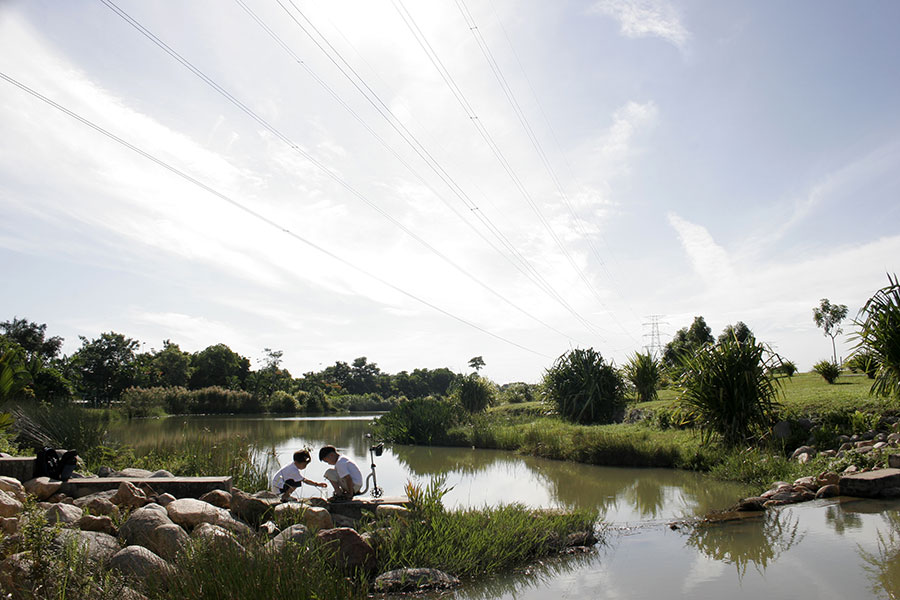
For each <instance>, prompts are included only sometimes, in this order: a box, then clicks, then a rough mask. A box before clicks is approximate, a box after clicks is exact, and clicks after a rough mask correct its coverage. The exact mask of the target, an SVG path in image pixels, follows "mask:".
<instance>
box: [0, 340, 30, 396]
mask: <svg viewBox="0 0 900 600" xmlns="http://www.w3.org/2000/svg"><path fill="white" fill-rule="evenodd" d="M0 342H2V340H0ZM30 383H31V374H30V373H29V372H28V369H27V368H26V367H25V352H24V351H23V350H22V348H21V347H20V346H18V344H8V343H0V402H7V401H9V400H22V399H25V398H27V397H28V396H30V395H31V393H30V389H29V387H28V386H29V384H30Z"/></svg>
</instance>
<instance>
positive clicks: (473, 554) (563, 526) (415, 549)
mask: <svg viewBox="0 0 900 600" xmlns="http://www.w3.org/2000/svg"><path fill="white" fill-rule="evenodd" d="M446 493H447V489H446V488H445V487H444V486H443V484H442V481H441V480H437V482H435V481H432V482H431V483H430V484H429V485H428V486H427V487H423V486H421V485H415V484H407V494H408V495H409V497H410V500H411V501H412V510H413V515H414V518H411V519H408V520H406V522H405V523H402V524H401V523H396V524H394V525H392V526H391V527H390V528H387V529H382V530H379V535H378V536H376V537H375V538H374V539H375V550H376V556H377V557H378V569H377V570H376V571H377V572H383V571H388V570H392V569H399V568H403V567H426V568H435V569H441V570H444V571H448V572H450V573H453V574H455V575H457V576H459V577H474V576H479V575H487V574H493V573H497V572H501V571H504V570H508V569H510V568H513V567H516V566H519V565H522V564H525V563H527V562H529V561H532V560H534V559H536V558H540V557H542V556H545V555H548V554H551V553H554V552H557V551H559V550H560V549H562V540H565V538H566V535H568V534H569V533H573V532H575V531H585V530H592V529H593V527H594V525H593V522H592V521H593V519H592V517H591V516H590V515H588V514H587V513H570V514H561V513H558V512H556V511H535V510H532V509H528V508H526V507H525V506H523V505H520V504H511V505H501V506H499V507H494V508H490V507H486V508H480V509H463V510H452V511H451V510H445V509H444V507H443V505H442V503H441V498H442V497H443V495H444V494H446Z"/></svg>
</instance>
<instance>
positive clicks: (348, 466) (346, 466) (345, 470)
mask: <svg viewBox="0 0 900 600" xmlns="http://www.w3.org/2000/svg"><path fill="white" fill-rule="evenodd" d="M334 470H335V471H337V474H338V477H340V478H341V479H343V478H344V477H346V476H347V475H349V476H350V480H351V481H352V482H353V485H354V486H356V489H357V490H360V489H361V488H362V484H363V477H362V473H360V472H359V467H357V466H356V464H355V463H354V462H353V461H351V460H350V459H349V458H347V457H346V456H340V457H338V459H337V462H336V463H334Z"/></svg>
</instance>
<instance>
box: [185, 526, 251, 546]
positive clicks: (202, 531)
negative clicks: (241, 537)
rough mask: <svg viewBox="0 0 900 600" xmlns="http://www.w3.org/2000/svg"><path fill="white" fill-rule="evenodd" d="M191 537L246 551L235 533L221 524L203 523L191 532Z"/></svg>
mask: <svg viewBox="0 0 900 600" xmlns="http://www.w3.org/2000/svg"><path fill="white" fill-rule="evenodd" d="M191 537H192V538H194V539H196V540H203V541H204V542H206V543H208V544H212V545H214V546H216V547H217V548H222V549H226V550H233V551H235V552H244V547H243V546H242V545H241V543H240V542H238V541H237V538H235V537H234V534H233V533H231V532H230V531H228V530H227V529H225V528H224V527H221V526H219V525H211V524H209V523H201V524H200V525H198V526H197V527H196V528H195V529H194V531H193V532H191Z"/></svg>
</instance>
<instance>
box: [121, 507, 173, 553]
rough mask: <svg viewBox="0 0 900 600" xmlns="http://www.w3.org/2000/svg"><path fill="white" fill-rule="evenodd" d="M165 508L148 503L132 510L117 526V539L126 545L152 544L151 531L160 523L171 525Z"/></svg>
mask: <svg viewBox="0 0 900 600" xmlns="http://www.w3.org/2000/svg"><path fill="white" fill-rule="evenodd" d="M172 524H173V523H172V519H170V518H169V515H168V513H167V512H166V509H165V508H163V507H162V506H159V505H158V504H148V505H147V506H144V507H142V508H139V509H137V510H135V511H134V512H132V513H131V514H130V515H129V516H128V519H127V520H126V521H125V522H124V523H122V526H121V527H120V528H119V539H120V540H122V541H123V542H124V543H125V544H126V545H128V546H146V545H147V544H151V545H152V544H153V531H154V530H155V529H156V528H157V527H160V526H162V525H172Z"/></svg>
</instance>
